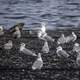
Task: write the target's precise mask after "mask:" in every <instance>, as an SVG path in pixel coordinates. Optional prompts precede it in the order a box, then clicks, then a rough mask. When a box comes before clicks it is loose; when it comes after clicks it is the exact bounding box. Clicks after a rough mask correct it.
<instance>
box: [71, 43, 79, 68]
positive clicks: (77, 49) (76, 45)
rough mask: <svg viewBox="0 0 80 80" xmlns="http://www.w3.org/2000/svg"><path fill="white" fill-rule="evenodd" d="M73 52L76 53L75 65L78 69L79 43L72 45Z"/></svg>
mask: <svg viewBox="0 0 80 80" xmlns="http://www.w3.org/2000/svg"><path fill="white" fill-rule="evenodd" d="M73 51H75V52H77V58H76V64H77V65H78V66H79V67H80V45H79V43H75V44H74V47H73Z"/></svg>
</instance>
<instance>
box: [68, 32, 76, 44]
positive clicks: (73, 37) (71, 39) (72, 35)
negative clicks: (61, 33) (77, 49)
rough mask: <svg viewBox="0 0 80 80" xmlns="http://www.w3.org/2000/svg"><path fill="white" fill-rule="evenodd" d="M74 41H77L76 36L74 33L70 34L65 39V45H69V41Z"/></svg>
mask: <svg viewBox="0 0 80 80" xmlns="http://www.w3.org/2000/svg"><path fill="white" fill-rule="evenodd" d="M76 39H77V35H76V34H75V33H74V32H72V34H71V35H69V36H67V37H66V43H69V42H70V41H72V42H74V41H75V40H76Z"/></svg>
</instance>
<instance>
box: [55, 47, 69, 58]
mask: <svg viewBox="0 0 80 80" xmlns="http://www.w3.org/2000/svg"><path fill="white" fill-rule="evenodd" d="M56 53H57V55H58V56H59V57H61V58H68V57H69V54H68V53H67V52H66V51H65V50H63V49H62V47H61V46H59V47H57V51H56Z"/></svg>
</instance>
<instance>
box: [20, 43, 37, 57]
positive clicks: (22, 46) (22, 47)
mask: <svg viewBox="0 0 80 80" xmlns="http://www.w3.org/2000/svg"><path fill="white" fill-rule="evenodd" d="M25 46H26V45H25V43H21V44H20V51H21V52H23V53H24V54H27V55H31V56H37V55H36V54H35V53H34V52H32V51H31V50H29V49H27V48H25Z"/></svg>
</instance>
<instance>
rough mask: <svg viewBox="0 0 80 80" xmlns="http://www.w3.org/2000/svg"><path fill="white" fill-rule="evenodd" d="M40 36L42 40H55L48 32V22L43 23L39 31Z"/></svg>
mask: <svg viewBox="0 0 80 80" xmlns="http://www.w3.org/2000/svg"><path fill="white" fill-rule="evenodd" d="M38 38H39V39H42V40H47V41H52V42H54V39H53V38H52V37H51V36H49V35H48V34H47V33H46V24H45V23H41V28H40V30H39V31H38Z"/></svg>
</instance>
